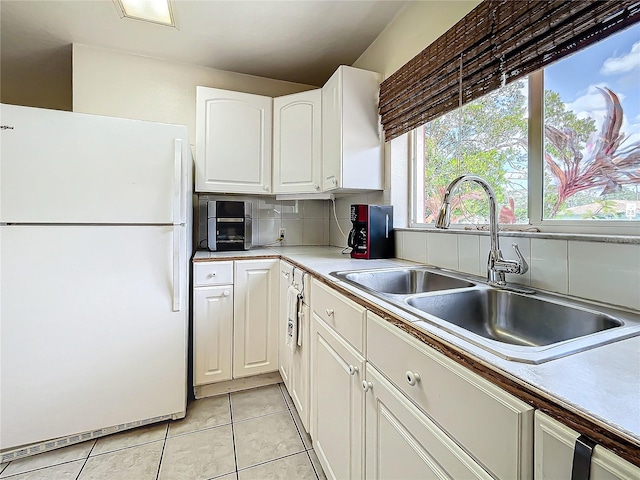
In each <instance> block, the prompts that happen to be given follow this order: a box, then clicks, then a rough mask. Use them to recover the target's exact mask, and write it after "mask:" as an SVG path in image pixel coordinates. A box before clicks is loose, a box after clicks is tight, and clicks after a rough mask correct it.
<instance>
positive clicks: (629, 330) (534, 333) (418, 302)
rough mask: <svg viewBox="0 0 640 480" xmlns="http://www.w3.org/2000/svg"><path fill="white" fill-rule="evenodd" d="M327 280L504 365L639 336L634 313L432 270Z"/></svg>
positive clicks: (379, 271) (343, 275) (369, 273)
mask: <svg viewBox="0 0 640 480" xmlns="http://www.w3.org/2000/svg"><path fill="white" fill-rule="evenodd" d="M331 275H332V276H333V277H335V278H337V279H339V280H341V281H343V282H346V283H348V284H350V285H353V286H355V287H357V288H360V289H362V290H364V291H366V292H368V293H370V294H372V295H373V296H375V297H377V298H379V299H381V300H384V301H385V302H388V303H390V304H392V305H394V306H396V307H399V308H400V309H402V310H405V311H407V312H409V313H411V314H413V315H415V316H417V317H418V319H419V320H418V322H419V321H420V320H423V321H426V322H429V323H431V324H435V325H437V326H438V327H441V328H443V329H445V330H446V331H448V332H450V333H452V334H454V335H456V336H458V337H460V338H463V339H464V340H467V341H469V342H471V343H473V344H475V345H477V346H479V347H481V348H484V349H486V350H489V351H491V352H492V353H495V354H497V355H499V356H501V357H503V358H506V359H509V360H515V361H520V362H525V363H542V362H546V361H548V360H552V359H555V358H559V357H563V356H566V355H570V354H572V353H576V352H580V351H583V350H586V349H590V348H593V347H596V346H599V345H603V344H607V343H611V342H614V341H617V340H621V339H623V338H629V337H632V336H635V335H639V334H640V315H638V314H635V313H631V312H628V311H624V310H618V309H614V308H610V307H606V306H600V305H597V306H596V305H594V304H591V303H587V302H582V301H579V300H575V299H569V298H567V297H563V296H560V295H551V294H547V293H543V292H539V291H535V290H534V291H533V294H523V293H518V292H516V291H509V290H503V289H497V288H494V287H490V286H489V285H487V284H486V283H483V282H481V281H479V280H478V279H477V278H474V277H471V276H465V275H462V274H456V273H453V272H448V271H443V270H440V269H437V268H432V267H411V268H406V267H404V268H385V269H376V270H358V271H341V272H333V273H331Z"/></svg>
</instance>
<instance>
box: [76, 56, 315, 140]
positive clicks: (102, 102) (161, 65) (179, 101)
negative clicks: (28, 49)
mask: <svg viewBox="0 0 640 480" xmlns="http://www.w3.org/2000/svg"><path fill="white" fill-rule="evenodd" d="M198 85H203V86H206V87H215V88H223V89H227V90H235V91H238V92H245V93H254V94H258V95H267V96H272V97H276V96H279V95H287V94H289V93H297V92H302V91H305V90H310V89H312V88H317V87H314V86H311V85H303V84H300V83H292V82H285V81H282V80H274V79H270V78H263V77H256V76H253V75H244V74H241V73H234V72H227V71H224V70H215V69H213V68H206V67H198V66H195V65H189V64H183V63H175V62H169V61H166V60H161V59H157V58H150V57H143V56H140V55H133V54H129V53H125V52H120V51H116V50H108V49H104V48H98V47H92V46H87V45H79V44H74V45H73V111H74V112H82V113H93V114H97V115H108V116H112V117H123V118H133V119H137V120H149V121H154V122H162V123H175V124H179V125H186V126H187V128H188V129H189V138H190V143H191V144H192V145H193V144H195V119H196V86H198Z"/></svg>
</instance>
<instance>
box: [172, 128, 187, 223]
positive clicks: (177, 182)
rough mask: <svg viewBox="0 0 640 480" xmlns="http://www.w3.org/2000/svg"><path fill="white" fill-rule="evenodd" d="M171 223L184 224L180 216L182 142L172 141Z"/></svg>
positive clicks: (178, 140) (177, 139) (181, 215)
mask: <svg viewBox="0 0 640 480" xmlns="http://www.w3.org/2000/svg"><path fill="white" fill-rule="evenodd" d="M173 168H174V177H173V223H174V225H175V224H181V223H184V220H183V218H184V217H183V214H182V140H181V139H179V138H176V139H175V140H174V149H173Z"/></svg>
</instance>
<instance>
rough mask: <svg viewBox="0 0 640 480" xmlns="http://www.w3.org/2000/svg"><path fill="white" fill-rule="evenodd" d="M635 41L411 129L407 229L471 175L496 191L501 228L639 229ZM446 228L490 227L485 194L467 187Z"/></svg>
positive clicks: (631, 32)
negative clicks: (412, 172)
mask: <svg viewBox="0 0 640 480" xmlns="http://www.w3.org/2000/svg"><path fill="white" fill-rule="evenodd" d="M638 38H640V24H638V25H635V26H633V27H631V28H629V29H627V30H624V31H622V32H620V33H617V34H615V35H612V36H610V37H608V38H607V39H605V40H603V41H601V42H599V43H596V44H594V45H592V46H590V47H589V48H587V49H585V50H582V51H580V52H578V53H576V54H574V55H572V56H570V57H567V58H565V59H563V60H560V61H559V62H557V63H555V64H553V65H551V66H548V67H547V68H545V69H544V70H543V71H540V72H536V73H534V74H532V75H531V76H530V77H529V79H528V80H527V79H524V80H518V81H515V82H513V83H510V84H508V85H506V86H503V87H502V88H500V89H498V90H495V91H493V92H491V93H489V94H487V95H485V96H483V97H481V98H479V99H476V100H474V101H472V102H470V103H468V104H466V105H464V106H463V107H461V108H458V109H457V110H454V111H451V112H449V113H446V114H444V115H442V116H440V117H438V118H436V119H435V120H432V121H430V122H428V123H427V124H425V125H424V126H423V127H421V128H418V129H417V130H416V131H415V133H414V135H415V137H416V138H417V139H418V142H417V149H418V150H417V151H418V152H424V155H419V154H418V155H416V156H417V161H416V177H415V178H416V185H417V188H416V189H415V195H414V223H415V224H429V223H433V222H434V218H435V216H436V215H437V212H438V209H439V207H440V204H441V202H442V198H443V195H444V191H445V188H446V186H447V185H448V184H449V183H450V182H451V181H452V180H453V179H454V178H456V177H458V176H459V175H462V174H465V173H474V174H477V175H480V176H482V177H484V178H486V179H487V180H488V181H489V183H490V184H491V185H492V186H493V187H494V189H495V191H496V195H497V197H498V203H499V220H500V223H503V224H505V223H507V224H508V223H512V224H532V225H534V226H538V227H540V226H544V227H545V229H547V227H550V228H549V229H550V230H552V229H553V226H554V225H556V226H557V225H560V226H561V227H562V229H564V230H566V229H567V225H579V226H581V227H584V226H587V225H599V226H602V225H607V226H609V227H610V226H611V225H614V223H613V222H618V223H616V225H618V224H620V223H619V222H624V223H622V224H620V225H627V226H632V227H633V226H634V225H635V228H636V230H637V226H638V225H640V223H637V224H636V223H633V222H635V221H640V42H638V41H637V39H638ZM543 85H544V87H543ZM529 110H531V117H532V118H531V119H529ZM536 112H540V113H536ZM541 115H542V117H543V122H544V123H543V125H544V127H543V128H540V127H538V128H535V124H536V121H537V122H538V125H541V124H542V123H541V120H540V116H541ZM536 145H541V146H542V148H540V147H538V148H536ZM463 185H465V184H463ZM461 187H462V186H461ZM451 220H452V224H453V223H464V224H486V223H488V201H487V199H486V195H485V194H484V192H483V191H482V190H481V189H480V188H479V187H477V186H475V184H473V183H470V182H467V184H466V186H465V188H460V190H458V195H457V196H456V198H454V199H453V202H452V212H451ZM593 220H598V221H600V222H598V221H596V222H594V221H593ZM585 221H590V222H585Z"/></svg>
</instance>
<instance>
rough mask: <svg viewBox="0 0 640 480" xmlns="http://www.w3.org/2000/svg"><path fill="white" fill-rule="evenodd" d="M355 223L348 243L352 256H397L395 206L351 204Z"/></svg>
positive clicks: (352, 219) (352, 221)
mask: <svg viewBox="0 0 640 480" xmlns="http://www.w3.org/2000/svg"><path fill="white" fill-rule="evenodd" d="M351 223H352V224H353V226H352V228H351V231H350V232H349V237H348V239H347V244H348V245H349V246H350V247H351V258H391V257H393V256H395V243H394V240H393V238H394V235H393V206H391V205H367V204H355V205H351Z"/></svg>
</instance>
